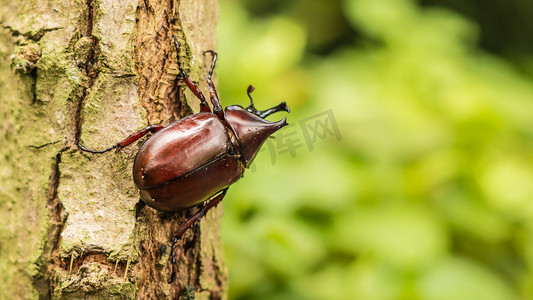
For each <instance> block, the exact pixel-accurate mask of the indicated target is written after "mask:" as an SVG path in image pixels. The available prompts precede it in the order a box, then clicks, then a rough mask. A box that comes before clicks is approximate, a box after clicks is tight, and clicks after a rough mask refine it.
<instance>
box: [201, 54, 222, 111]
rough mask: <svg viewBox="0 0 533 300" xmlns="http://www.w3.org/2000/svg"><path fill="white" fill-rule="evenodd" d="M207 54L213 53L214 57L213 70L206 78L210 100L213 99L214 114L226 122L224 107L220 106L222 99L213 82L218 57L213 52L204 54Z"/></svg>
mask: <svg viewBox="0 0 533 300" xmlns="http://www.w3.org/2000/svg"><path fill="white" fill-rule="evenodd" d="M206 53H211V55H213V60H212V62H211V69H210V70H209V73H207V76H205V80H206V81H207V86H208V87H209V98H210V99H211V103H213V113H214V114H215V115H217V117H218V118H219V119H220V120H224V111H223V109H222V106H220V99H219V98H218V94H217V89H216V88H215V84H214V83H213V80H212V77H213V71H214V70H215V64H216V62H217V57H218V55H217V53H216V52H215V51H213V50H207V51H205V52H204V54H206Z"/></svg>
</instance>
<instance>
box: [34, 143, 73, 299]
mask: <svg viewBox="0 0 533 300" xmlns="http://www.w3.org/2000/svg"><path fill="white" fill-rule="evenodd" d="M64 150H66V148H64V149H62V150H61V151H59V153H57V154H56V156H55V158H54V162H53V163H52V172H51V174H50V183H49V186H48V194H47V197H46V207H47V209H48V211H49V214H50V215H49V226H48V231H47V239H46V243H45V244H44V246H43V250H42V252H41V255H40V257H39V258H38V260H37V262H36V265H37V266H38V268H39V272H38V275H37V277H34V278H33V286H34V287H35V289H36V290H37V292H38V293H39V298H40V299H43V298H51V297H52V290H53V283H52V282H51V281H50V279H51V278H52V275H51V274H52V273H53V266H54V265H57V263H58V261H59V259H58V251H59V246H60V245H61V232H62V231H63V227H64V226H65V221H66V219H67V214H66V212H65V209H64V207H63V204H62V203H61V201H60V200H59V198H58V197H57V190H58V188H59V179H60V176H61V172H60V168H59V165H60V164H61V154H62V152H63V151H64Z"/></svg>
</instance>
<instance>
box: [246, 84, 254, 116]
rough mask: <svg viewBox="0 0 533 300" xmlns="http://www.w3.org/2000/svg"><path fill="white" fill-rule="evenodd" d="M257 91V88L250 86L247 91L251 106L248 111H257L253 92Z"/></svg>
mask: <svg viewBox="0 0 533 300" xmlns="http://www.w3.org/2000/svg"><path fill="white" fill-rule="evenodd" d="M253 91H255V87H254V86H253V85H251V84H250V85H249V86H248V89H247V90H246V94H248V98H250V105H248V107H247V108H246V109H247V110H248V109H253V110H255V107H254V99H252V92H253Z"/></svg>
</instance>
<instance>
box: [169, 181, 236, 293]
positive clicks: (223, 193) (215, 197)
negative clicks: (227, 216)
mask: <svg viewBox="0 0 533 300" xmlns="http://www.w3.org/2000/svg"><path fill="white" fill-rule="evenodd" d="M227 191H228V188H225V189H223V190H222V191H220V192H219V194H215V195H213V196H212V197H211V200H210V201H209V202H208V203H207V205H204V206H203V208H202V209H200V210H199V211H197V212H196V213H195V214H194V215H193V216H192V217H190V218H189V219H188V220H187V222H185V223H184V224H182V225H181V226H180V228H178V231H177V232H176V234H174V236H173V237H172V246H171V247H170V251H171V252H170V258H171V262H172V273H171V274H170V279H169V281H168V283H171V282H172V281H174V277H175V276H176V269H177V265H176V245H177V243H178V241H179V240H180V239H181V237H182V236H183V234H184V233H185V231H187V229H188V228H189V227H191V226H192V225H193V224H194V222H196V221H197V220H199V219H200V218H201V217H203V216H204V215H205V214H206V213H207V212H208V211H209V210H210V209H211V208H213V207H216V206H217V205H218V204H219V203H220V202H221V201H222V199H224V196H226V192H227Z"/></svg>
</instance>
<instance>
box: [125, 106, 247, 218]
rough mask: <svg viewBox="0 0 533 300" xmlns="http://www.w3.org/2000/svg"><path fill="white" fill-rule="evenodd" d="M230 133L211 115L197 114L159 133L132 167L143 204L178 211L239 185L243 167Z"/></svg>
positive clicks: (145, 144) (140, 152)
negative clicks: (233, 184) (237, 182)
mask: <svg viewBox="0 0 533 300" xmlns="http://www.w3.org/2000/svg"><path fill="white" fill-rule="evenodd" d="M230 134H231V133H230V131H228V129H227V127H226V126H225V125H224V124H223V123H222V122H221V121H220V119H219V118H217V116H216V115H214V114H212V113H199V114H195V115H192V116H189V117H186V118H183V119H181V120H179V121H176V122H174V123H172V124H170V125H169V126H167V127H165V128H164V129H162V130H160V131H158V132H157V133H156V134H154V135H153V136H152V137H151V138H149V139H148V140H147V141H146V143H144V145H143V146H142V147H141V149H139V152H138V153H137V156H136V158H135V163H134V164H133V179H134V181H135V184H136V185H137V187H138V188H139V190H140V194H141V198H142V200H143V201H144V202H146V204H147V205H149V206H151V207H153V208H155V209H158V210H161V211H169V212H170V211H178V210H181V209H184V208H188V207H192V206H194V205H197V204H199V203H201V202H203V201H204V200H206V199H208V198H209V197H210V196H212V195H214V194H215V193H216V192H218V191H220V190H222V189H224V188H225V187H227V186H229V185H230V184H232V183H234V182H235V181H237V180H238V179H239V178H240V177H241V176H242V173H243V170H244V165H243V163H242V162H241V160H240V159H239V156H238V155H237V154H236V153H237V152H236V151H235V149H234V148H235V146H236V145H235V144H234V143H235V142H234V141H232V139H231V137H230Z"/></svg>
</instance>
